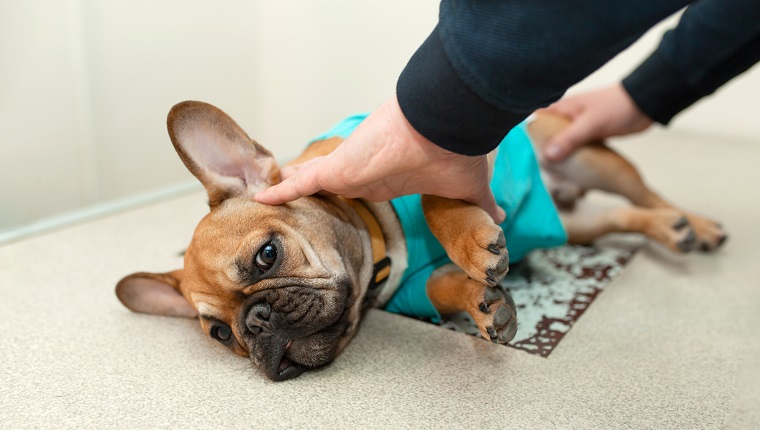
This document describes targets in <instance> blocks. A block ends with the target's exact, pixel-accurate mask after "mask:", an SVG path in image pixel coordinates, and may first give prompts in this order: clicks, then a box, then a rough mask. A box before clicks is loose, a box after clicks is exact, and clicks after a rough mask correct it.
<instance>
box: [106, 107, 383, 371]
mask: <svg viewBox="0 0 760 430" xmlns="http://www.w3.org/2000/svg"><path fill="white" fill-rule="evenodd" d="M168 122H169V133H170V135H171V137H172V142H173V143H174V145H175V147H176V149H177V152H178V153H179V154H180V157H181V158H182V159H183V161H184V162H185V164H186V165H187V166H188V168H189V169H190V171H191V172H192V173H193V174H195V176H196V177H198V179H200V181H201V182H202V183H203V184H204V186H205V187H206V189H207V191H208V194H209V201H210V205H211V212H210V213H209V214H208V215H207V216H206V217H205V218H204V219H203V220H202V221H201V222H200V223H199V224H198V227H197V229H196V231H195V234H194V235H193V239H192V241H191V243H190V246H189V247H188V249H187V252H186V253H185V267H184V270H178V271H175V272H171V273H166V274H149V273H137V274H133V275H130V276H128V277H126V278H124V279H122V281H121V282H119V285H117V295H118V296H119V298H120V300H121V301H122V302H123V303H124V304H125V305H126V306H127V307H129V308H130V309H132V310H135V311H138V312H147V313H154V314H161V315H174V316H186V317H193V316H198V317H199V320H200V323H201V326H202V328H203V330H204V331H205V332H206V333H208V334H209V336H211V337H212V338H214V339H216V340H217V341H219V342H221V343H222V344H224V345H225V346H227V347H228V348H230V349H232V350H233V351H234V352H236V353H238V354H240V355H245V356H250V358H251V360H252V361H253V363H254V364H255V365H256V366H257V367H258V368H259V369H260V370H261V371H262V372H263V373H264V374H266V375H267V376H268V377H269V378H270V379H273V380H284V379H289V378H292V377H295V376H298V375H299V374H301V373H302V372H303V371H304V370H307V369H312V368H316V367H319V366H322V365H324V364H327V363H329V362H330V361H332V359H333V358H335V357H336V356H337V354H338V353H339V352H340V350H341V349H342V348H343V347H344V346H345V345H346V343H347V342H348V340H350V337H351V336H352V335H353V334H354V329H355V327H356V325H357V323H358V319H359V311H360V310H359V301H360V300H361V296H362V291H361V288H360V285H361V284H362V282H361V281H360V278H361V276H362V273H364V272H366V270H368V269H367V262H368V261H369V260H368V257H367V255H366V254H367V250H366V245H365V244H363V242H362V239H361V235H359V234H356V226H355V224H354V221H352V218H351V215H350V214H349V213H348V212H347V211H344V210H342V209H341V205H339V204H336V203H335V201H331V200H329V199H324V198H319V197H309V198H302V199H299V200H297V201H295V202H292V203H289V204H286V205H283V206H267V205H263V204H260V203H256V202H255V201H254V200H253V199H252V198H251V197H252V195H253V193H255V192H256V191H258V190H261V189H263V188H265V187H267V186H269V185H271V184H272V183H274V182H275V181H276V180H277V179H276V178H277V176H278V168H277V165H276V163H275V162H274V160H273V158H272V156H271V154H269V152H268V151H266V150H265V149H263V148H262V147H260V146H259V145H258V144H256V143H255V142H253V141H252V140H250V138H248V136H246V135H245V133H244V132H243V131H242V130H241V129H240V128H239V127H238V126H237V124H235V123H234V122H233V121H232V120H231V119H230V118H229V117H227V116H226V115H225V114H224V113H223V112H221V111H219V110H218V109H216V108H214V107H212V106H210V105H206V104H203V103H198V102H184V103H180V104H179V105H177V106H175V107H174V108H173V109H172V111H171V112H170V114H169V121H168ZM369 266H371V263H370V264H369ZM369 270H371V268H370V269H369Z"/></svg>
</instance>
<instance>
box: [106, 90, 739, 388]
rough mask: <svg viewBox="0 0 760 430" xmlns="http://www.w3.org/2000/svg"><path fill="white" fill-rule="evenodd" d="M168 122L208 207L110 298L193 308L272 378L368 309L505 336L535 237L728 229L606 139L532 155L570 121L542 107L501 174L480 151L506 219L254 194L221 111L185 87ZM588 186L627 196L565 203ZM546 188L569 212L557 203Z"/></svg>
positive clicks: (431, 207)
mask: <svg viewBox="0 0 760 430" xmlns="http://www.w3.org/2000/svg"><path fill="white" fill-rule="evenodd" d="M351 121H353V122H354V124H353V125H352V123H351ZM360 121H361V117H358V118H356V117H354V118H352V119H351V120H350V121H349V122H347V123H346V122H344V124H343V127H342V131H341V132H337V131H336V132H334V133H329V132H328V133H327V134H326V135H324V136H322V137H320V138H319V139H317V141H315V142H313V143H312V144H310V145H309V146H308V147H307V148H306V150H305V151H304V152H303V154H302V155H301V156H299V157H298V158H297V159H295V160H293V161H292V162H291V163H292V164H297V163H302V162H305V161H307V160H309V159H311V158H313V157H316V156H320V155H325V154H328V153H329V152H331V151H332V150H334V149H335V148H337V146H338V145H340V143H341V141H342V140H343V138H344V137H345V135H346V133H348V132H350V130H351V129H352V127H354V126H355V125H356V124H358V122H360ZM167 125H168V131H169V136H170V138H171V141H172V143H173V144H174V147H175V149H176V151H177V153H178V154H179V157H180V158H181V159H182V161H183V162H184V164H185V166H186V167H187V168H188V169H189V170H190V172H191V173H192V174H193V175H195V177H196V178H198V180H199V181H200V182H201V183H202V184H203V186H204V187H205V189H206V191H207V193H208V203H209V206H210V212H209V213H208V214H207V215H206V216H205V217H204V218H203V219H202V220H201V221H200V223H199V224H198V226H197V228H196V230H195V233H194V234H193V237H192V240H191V242H190V245H189V246H188V248H187V250H186V252H185V254H184V268H182V269H179V270H175V271H171V272H167V273H145V272H140V273H134V274H131V275H129V276H126V277H125V278H123V279H122V280H121V281H119V283H118V284H117V286H116V294H117V297H118V298H119V300H120V301H121V302H122V303H123V304H124V305H125V306H126V307H127V308H129V309H131V310H132V311H135V312H142V313H148V314H157V315H167V316H177V317H186V318H198V319H199V321H200V324H201V328H202V330H203V331H204V332H206V333H208V335H209V336H211V337H212V338H213V339H216V340H217V341H219V342H220V343H221V344H222V345H224V346H225V347H227V348H229V349H230V350H232V351H233V352H235V353H237V354H240V355H242V356H246V357H250V359H251V360H252V362H253V363H254V365H255V366H256V367H257V368H258V369H260V371H261V372H262V373H264V374H265V375H266V376H267V377H268V378H270V379H272V380H274V381H282V380H286V379H290V378H293V377H296V376H298V375H300V374H301V373H303V372H304V371H306V370H309V369H316V368H319V367H322V366H325V365H327V364H328V363H330V362H331V361H333V360H334V359H335V358H336V357H337V356H338V355H339V354H340V353H341V351H343V350H344V349H345V348H346V346H347V345H348V343H349V342H350V340H351V339H352V338H353V336H354V335H355V334H356V332H357V329H358V327H359V322H360V320H361V318H362V314H363V311H364V310H365V309H366V308H368V307H383V308H386V309H388V310H391V311H393V312H399V313H404V314H412V315H415V316H425V317H428V318H431V319H435V318H437V317H440V315H445V314H449V313H453V312H462V311H465V312H467V313H469V314H470V316H471V317H472V319H473V320H474V322H475V323H476V324H477V325H478V327H479V329H480V332H481V334H482V335H483V337H485V338H486V339H489V340H491V341H492V342H495V343H507V342H509V341H510V340H511V339H512V338H513V337H514V335H515V332H516V330H517V316H516V310H515V304H514V302H513V301H512V298H511V297H510V295H509V293H508V292H507V291H506V290H505V289H504V288H502V287H501V286H500V281H501V280H502V278H503V277H504V275H505V274H506V273H507V271H508V269H509V263H510V259H511V260H512V261H513V262H514V261H515V260H519V259H520V258H522V256H523V255H525V254H526V253H527V252H530V250H532V249H535V248H540V247H546V246H556V245H559V244H561V243H564V242H569V243H582V244H587V243H591V242H593V241H594V240H595V239H597V238H598V237H600V236H602V235H605V234H608V233H612V232H637V233H642V234H644V235H646V236H647V237H649V238H651V239H653V240H655V241H657V242H659V243H661V244H662V245H664V246H665V247H667V248H669V249H670V250H672V251H674V252H679V253H681V252H688V251H691V250H692V249H700V250H703V251H714V250H716V249H717V248H718V247H720V246H721V244H722V243H723V242H724V241H725V239H726V235H725V233H724V232H723V229H722V227H721V226H720V225H719V224H717V223H715V222H714V221H711V220H709V219H706V218H703V217H700V216H697V215H694V214H691V213H688V212H684V211H682V210H680V209H678V208H676V207H675V206H673V205H671V204H670V203H668V202H667V201H666V200H664V199H663V198H661V197H660V196H659V195H657V194H656V193H655V192H653V191H652V190H651V189H650V188H648V187H647V186H646V185H645V184H644V182H643V180H642V178H641V176H640V175H639V173H638V172H637V171H636V169H635V168H634V167H633V165H632V164H631V163H629V162H628V161H627V160H625V159H624V158H623V157H622V156H620V155H619V154H618V153H616V152H615V151H613V150H612V149H610V148H609V147H608V146H606V145H605V144H604V143H603V142H594V143H591V144H589V145H586V146H584V147H582V148H581V149H579V150H577V151H575V153H574V154H573V155H572V156H571V157H570V158H569V159H567V160H566V161H564V162H559V163H546V162H544V161H543V160H536V158H535V155H534V154H540V153H541V151H540V149H541V148H542V146H543V145H544V144H545V142H546V141H547V140H548V139H549V138H550V137H551V136H552V135H554V134H555V133H557V132H558V131H560V130H561V129H562V128H563V127H566V126H567V125H568V121H567V120H566V119H564V118H561V117H558V116H553V115H550V114H541V115H536V116H535V119H533V120H532V121H530V122H528V123H526V124H524V125H523V128H522V135H520V136H515V137H514V139H513V140H515V139H516V141H519V140H520V139H522V141H524V142H528V145H529V146H531V148H529V149H526V147H525V144H524V143H520V145H522V146H519V145H518V144H513V146H508V145H506V144H505V143H503V144H502V145H500V146H499V148H498V151H499V152H501V153H502V162H504V163H511V164H510V165H509V166H507V167H506V168H504V169H503V170H506V171H508V173H507V176H504V174H500V173H499V166H500V164H499V163H500V161H499V160H500V159H499V155H498V154H491V156H490V158H489V160H491V165H492V166H494V176H493V180H492V186H494V181H501V182H502V184H501V188H499V187H498V186H496V187H495V188H494V190H495V194H497V201H498V202H499V204H500V205H504V206H506V207H507V210H506V212H507V215H508V216H507V218H508V219H507V220H506V221H505V223H503V224H502V225H497V224H495V223H494V221H493V220H492V219H491V218H490V217H489V216H488V215H487V214H486V212H485V211H483V210H482V209H480V208H479V207H477V206H474V205H472V204H468V203H465V202H463V201H459V200H451V199H446V198H442V197H436V196H427V195H424V196H407V197H405V199H407V200H405V201H401V200H399V201H396V200H394V201H390V202H368V201H362V200H351V199H345V198H342V197H340V196H322V195H314V196H310V197H304V198H301V199H298V200H296V201H293V202H291V203H287V204H284V205H281V206H267V205H264V204H260V203H257V202H256V201H254V199H253V196H254V194H255V193H256V192H258V191H261V190H263V189H265V188H267V187H269V186H271V185H273V184H276V183H278V181H279V180H280V177H279V166H278V163H277V162H276V161H275V158H274V157H273V155H272V153H270V152H269V151H268V150H267V149H265V148H264V147H262V146H261V145H259V144H258V143H257V142H255V141H254V140H252V139H251V138H249V137H248V135H247V134H246V133H245V132H244V131H243V129H241V127H240V126H238V124H237V123H235V121H233V120H232V119H231V118H230V117H229V116H228V115H226V114H225V113H224V112H222V111H221V110H219V109H218V108H216V107H214V106H212V105H209V104H206V103H202V102H196V101H187V102H182V103H179V104H177V105H176V106H174V107H173V108H172V109H171V111H170V112H169V115H168V120H167ZM346 125H347V126H346ZM510 138H511V137H510V136H509V135H508V136H507V138H505V141H506V140H507V139H510ZM522 141H520V142H522ZM518 143H519V142H518ZM533 148H536V150H535V151H534V149H533ZM521 151H522V152H521ZM521 154H522V155H521ZM521 157H522V158H521ZM519 159H522V160H523V161H516V160H519ZM519 163H522V164H519ZM539 164H540V165H541V167H542V169H541V172H540V176H539V167H538V166H539ZM510 175H511V176H510ZM544 181H546V183H547V184H551V185H549V188H548V189H547V188H545V184H544ZM525 184H528V185H525ZM497 185H498V184H497ZM591 189H599V190H603V191H607V192H611V193H616V194H619V195H622V196H624V197H626V198H627V199H628V200H629V201H630V202H631V203H632V206H630V207H625V208H621V209H614V210H607V211H600V212H598V213H595V214H592V215H588V214H585V213H580V212H578V213H576V211H572V210H569V209H570V208H571V207H572V206H573V205H574V202H575V201H576V200H577V199H578V198H580V197H581V196H582V195H583V194H584V193H585V192H586V191H587V190H591ZM498 190H502V191H498ZM515 190H518V191H519V192H517V191H515ZM520 190H521V191H520ZM497 191H498V192H497ZM499 195H505V196H506V197H505V199H502V200H503V201H500V200H499ZM552 198H553V199H554V201H555V202H556V206H557V207H559V208H563V209H567V210H562V211H558V210H556V209H555V206H554V203H552V202H551V200H552ZM547 202H548V203H547ZM427 229H429V230H427ZM423 230H424V231H423ZM546 231H552V232H553V233H552V234H544V232H546ZM505 233H506V234H505ZM428 236H429V237H428ZM430 237H432V239H430ZM507 249H509V252H507ZM427 254H430V255H427ZM419 314H422V315H419Z"/></svg>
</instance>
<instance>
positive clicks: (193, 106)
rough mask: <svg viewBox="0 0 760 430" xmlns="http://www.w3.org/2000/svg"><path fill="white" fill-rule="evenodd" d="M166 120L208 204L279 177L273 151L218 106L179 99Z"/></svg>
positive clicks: (250, 191)
mask: <svg viewBox="0 0 760 430" xmlns="http://www.w3.org/2000/svg"><path fill="white" fill-rule="evenodd" d="M166 122H167V127H168V129H169V137H170V138H171V140H172V143H173V144H174V148H175V149H176V150H177V153H178V154H179V156H180V158H182V161H183V162H184V163H185V166H187V168H188V170H190V172H191V173H192V174H193V175H195V177H196V178H198V180H200V181H201V183H202V184H203V186H204V187H206V191H207V192H208V196H209V205H211V206H212V207H213V206H216V205H218V204H219V203H221V202H222V201H224V200H225V199H228V198H230V197H235V196H240V195H248V196H249V197H252V196H253V194H255V193H256V192H257V191H261V190H263V189H265V188H268V187H269V186H271V185H274V184H275V183H277V182H279V180H280V179H279V178H280V169H279V166H278V165H277V162H276V161H275V159H274V157H273V156H272V153H270V152H269V151H267V150H266V149H265V148H264V147H263V146H261V145H259V144H258V143H256V141H254V140H253V139H251V138H250V137H248V135H247V134H246V133H245V132H244V131H243V129H242V128H240V126H239V125H237V123H236V122H235V121H234V120H233V119H232V118H230V117H229V116H228V115H227V114H226V113H224V112H222V111H221V110H219V109H218V108H216V107H214V106H212V105H210V104H207V103H203V102H196V101H186V102H182V103H179V104H177V105H175V106H174V107H173V108H172V109H171V111H169V116H168V118H167V121H166Z"/></svg>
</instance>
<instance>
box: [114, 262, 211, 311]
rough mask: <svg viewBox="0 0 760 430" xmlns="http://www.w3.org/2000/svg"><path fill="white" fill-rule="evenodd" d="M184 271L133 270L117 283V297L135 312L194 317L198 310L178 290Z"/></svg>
mask: <svg viewBox="0 0 760 430" xmlns="http://www.w3.org/2000/svg"><path fill="white" fill-rule="evenodd" d="M183 273H184V270H175V271H174V272H169V273H146V272H140V273H133V274H131V275H129V276H127V277H125V278H123V279H122V280H121V281H119V283H118V284H116V297H118V298H119V300H120V301H121V303H123V304H124V306H126V307H127V308H129V309H131V310H133V311H135V312H141V313H146V314H155V315H164V316H172V317H185V318H195V317H197V316H198V312H197V311H196V310H195V309H194V308H193V307H192V306H191V305H190V302H188V301H187V299H185V297H184V296H183V295H182V293H180V291H179V284H180V282H181V281H182V275H183Z"/></svg>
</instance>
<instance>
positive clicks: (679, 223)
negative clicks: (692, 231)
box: [673, 216, 689, 230]
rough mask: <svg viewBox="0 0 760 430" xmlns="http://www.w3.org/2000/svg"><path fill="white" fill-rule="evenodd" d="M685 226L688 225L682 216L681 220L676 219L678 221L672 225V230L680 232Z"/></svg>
mask: <svg viewBox="0 0 760 430" xmlns="http://www.w3.org/2000/svg"><path fill="white" fill-rule="evenodd" d="M687 225H689V220H687V219H686V217H685V216H682V217H681V218H678V221H676V223H675V224H673V229H674V230H680V229H682V228H684V227H686V226H687Z"/></svg>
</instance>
